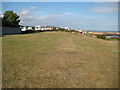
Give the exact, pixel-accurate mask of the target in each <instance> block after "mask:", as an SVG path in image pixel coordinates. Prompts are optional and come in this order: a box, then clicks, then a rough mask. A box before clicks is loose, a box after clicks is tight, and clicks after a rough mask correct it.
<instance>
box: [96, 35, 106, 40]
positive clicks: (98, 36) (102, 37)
mask: <svg viewBox="0 0 120 90" xmlns="http://www.w3.org/2000/svg"><path fill="white" fill-rule="evenodd" d="M96 37H97V38H101V39H106V37H105V35H96Z"/></svg>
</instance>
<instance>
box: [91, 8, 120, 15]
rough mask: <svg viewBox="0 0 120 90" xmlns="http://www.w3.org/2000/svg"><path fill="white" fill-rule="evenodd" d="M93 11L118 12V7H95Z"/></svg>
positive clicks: (103, 12) (102, 12)
mask: <svg viewBox="0 0 120 90" xmlns="http://www.w3.org/2000/svg"><path fill="white" fill-rule="evenodd" d="M92 11H93V12H95V13H101V14H108V13H115V12H118V8H116V7H94V8H93V9H92Z"/></svg>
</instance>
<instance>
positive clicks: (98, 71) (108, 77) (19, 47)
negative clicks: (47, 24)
mask: <svg viewBox="0 0 120 90" xmlns="http://www.w3.org/2000/svg"><path fill="white" fill-rule="evenodd" d="M2 46H3V52H2V56H3V61H2V64H3V65H2V67H3V68H2V69H3V87H4V88H5V87H7V88H17V87H19V88H25V87H27V88H42V87H44V88H68V87H69V88H116V87H118V85H117V81H118V44H117V43H112V42H108V41H105V40H102V39H98V38H92V37H89V36H80V35H78V34H72V33H68V32H41V33H33V34H22V35H21V34H20V35H6V36H4V37H3V43H2Z"/></svg>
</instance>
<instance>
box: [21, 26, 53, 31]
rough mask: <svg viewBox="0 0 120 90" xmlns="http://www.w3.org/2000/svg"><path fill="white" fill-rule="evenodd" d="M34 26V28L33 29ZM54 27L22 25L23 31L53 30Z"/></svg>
mask: <svg viewBox="0 0 120 90" xmlns="http://www.w3.org/2000/svg"><path fill="white" fill-rule="evenodd" d="M33 28H34V29H33ZM52 29H53V28H52V27H40V26H36V27H31V26H24V27H21V31H26V30H35V31H37V30H52Z"/></svg>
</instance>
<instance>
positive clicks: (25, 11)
mask: <svg viewBox="0 0 120 90" xmlns="http://www.w3.org/2000/svg"><path fill="white" fill-rule="evenodd" d="M29 12H30V10H22V11H21V14H28V13H29Z"/></svg>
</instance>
